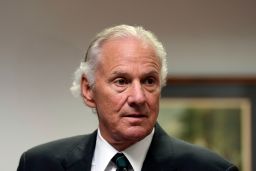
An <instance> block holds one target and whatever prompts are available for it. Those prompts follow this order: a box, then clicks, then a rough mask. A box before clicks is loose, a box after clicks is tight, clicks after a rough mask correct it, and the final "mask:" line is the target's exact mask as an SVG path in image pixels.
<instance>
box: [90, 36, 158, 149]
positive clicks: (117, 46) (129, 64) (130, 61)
mask: <svg viewBox="0 0 256 171" xmlns="http://www.w3.org/2000/svg"><path fill="white" fill-rule="evenodd" d="M160 69H161V68H160V62H159V59H158V58H157V57H156V54H155V51H154V50H153V48H152V47H151V46H149V45H146V44H145V43H142V42H141V41H139V40H137V39H135V38H122V39H115V40H109V41H107V42H105V43H104V44H103V46H102V53H101V58H100V62H99V65H98V68H97V71H96V73H95V87H94V88H93V90H92V92H93V93H92V94H93V100H94V104H95V107H96V110H97V114H98V118H99V128H100V131H101V134H102V136H103V137H104V138H105V139H106V140H107V141H108V142H109V143H110V144H112V145H113V144H116V145H118V144H122V143H123V142H126V143H127V144H129V145H131V144H133V143H135V142H137V141H139V140H141V139H143V138H144V137H145V136H147V135H148V134H149V133H150V132H151V131H152V128H153V127H154V125H155V123H156V119H157V116H158V111H159V98H160V91H161V86H160ZM125 148H126V147H125Z"/></svg>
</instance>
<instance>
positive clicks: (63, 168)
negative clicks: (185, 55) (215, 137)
mask: <svg viewBox="0 0 256 171" xmlns="http://www.w3.org/2000/svg"><path fill="white" fill-rule="evenodd" d="M96 135H97V131H94V132H93V133H92V134H89V135H82V136H76V137H72V138H66V139H62V140H58V141H54V142H50V143H47V144H44V145H40V146H37V147H34V148H32V149H30V150H29V151H27V152H25V153H24V154H23V155H22V157H21V159H20V163H19V166H18V169H17V171H90V169H91V162H92V157H93V153H94V148H95V143H96ZM142 171H238V169H237V168H236V167H235V166H234V165H232V164H230V163H229V162H227V161H226V160H224V159H222V158H221V157H219V156H218V155H216V154H215V153H212V152H210V151H208V150H207V149H203V148H200V147H197V146H195V145H192V144H189V143H186V142H184V141H181V140H178V139H176V138H173V137H169V136H168V135H167V134H166V133H165V132H164V131H163V130H162V128H161V127H160V126H159V125H156V129H155V134H154V136H153V140H152V143H151V145H150V148H149V151H148V153H147V155H146V159H145V161H144V163H143V167H142Z"/></svg>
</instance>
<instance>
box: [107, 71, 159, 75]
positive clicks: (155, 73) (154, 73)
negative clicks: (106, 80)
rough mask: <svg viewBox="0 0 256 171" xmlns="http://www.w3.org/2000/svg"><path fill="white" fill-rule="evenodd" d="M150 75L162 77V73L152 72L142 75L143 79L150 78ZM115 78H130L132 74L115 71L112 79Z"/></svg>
mask: <svg viewBox="0 0 256 171" xmlns="http://www.w3.org/2000/svg"><path fill="white" fill-rule="evenodd" d="M150 75H153V76H160V72H157V71H155V70H151V71H149V72H144V73H142V77H145V76H150ZM115 76H124V77H130V74H129V73H127V72H124V71H114V72H113V73H111V77H115Z"/></svg>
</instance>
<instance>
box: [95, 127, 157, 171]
mask: <svg viewBox="0 0 256 171" xmlns="http://www.w3.org/2000/svg"><path fill="white" fill-rule="evenodd" d="M154 131H155V130H154V129H153V131H152V132H151V133H150V134H149V135H148V136H146V137H145V138H144V139H142V140H141V141H139V142H137V143H135V144H133V145H132V146H130V147H129V148H127V149H125V150H124V151H120V152H122V153H123V154H124V155H125V156H126V157H127V159H128V160H129V162H130V163H131V165H132V168H133V170H131V171H141V168H142V165H143V162H144V160H145V157H146V154H147V152H148V149H149V146H150V143H151V141H152V138H153V134H154ZM118 152H119V151H117V150H116V149H115V148H114V147H113V146H111V145H110V144H109V143H108V142H107V141H106V140H105V139H104V138H103V137H102V136H101V133H100V130H99V129H98V134H97V139H96V146H95V150H94V155H93V159H92V166H91V171H116V166H115V164H114V163H113V162H110V161H111V159H112V158H113V157H114V155H115V154H116V153H118Z"/></svg>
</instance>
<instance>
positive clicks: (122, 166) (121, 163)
mask: <svg viewBox="0 0 256 171" xmlns="http://www.w3.org/2000/svg"><path fill="white" fill-rule="evenodd" d="M111 161H112V162H114V163H115V164H116V167H117V169H116V171H128V168H130V167H131V164H130V162H129V161H128V159H127V158H126V157H125V155H124V154H123V153H116V155H115V156H114V157H113V158H112V160H111Z"/></svg>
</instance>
